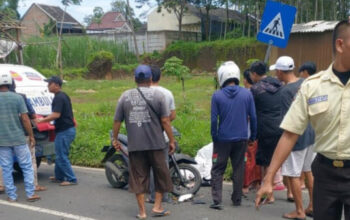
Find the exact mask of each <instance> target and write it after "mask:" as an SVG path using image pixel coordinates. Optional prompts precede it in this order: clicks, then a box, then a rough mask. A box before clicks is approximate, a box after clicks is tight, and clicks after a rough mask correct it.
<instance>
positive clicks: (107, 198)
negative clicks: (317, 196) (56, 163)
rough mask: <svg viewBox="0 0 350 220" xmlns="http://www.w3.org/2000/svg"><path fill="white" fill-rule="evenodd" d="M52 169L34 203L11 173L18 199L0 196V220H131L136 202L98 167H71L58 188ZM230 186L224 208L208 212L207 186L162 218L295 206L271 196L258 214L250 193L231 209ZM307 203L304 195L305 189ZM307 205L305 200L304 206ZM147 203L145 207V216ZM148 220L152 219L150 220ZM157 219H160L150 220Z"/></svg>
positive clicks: (252, 216)
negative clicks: (73, 181)
mask: <svg viewBox="0 0 350 220" xmlns="http://www.w3.org/2000/svg"><path fill="white" fill-rule="evenodd" d="M53 169H54V167H53V165H52V166H49V165H46V164H42V166H41V167H40V168H39V182H40V184H41V185H44V186H47V187H48V190H47V191H45V192H40V193H38V194H39V195H40V196H41V197H42V199H41V200H40V201H38V202H35V203H29V202H27V201H26V200H25V194H24V186H23V180H22V178H21V176H20V175H19V174H15V179H16V185H17V187H18V190H17V191H18V194H19V200H18V202H17V203H8V202H7V201H6V198H7V197H6V195H5V194H2V195H0V219H4V220H23V219H35V220H48V219H82V220H84V219H85V220H93V219H101V220H102V219H106V220H107V219H121V220H124V219H126V220H128V219H136V218H135V215H136V214H137V206H136V203H135V202H136V200H135V197H134V195H133V194H130V193H129V192H128V191H127V190H121V189H114V188H112V187H110V185H109V184H108V182H107V180H106V178H105V174H104V170H103V169H89V168H80V167H75V168H74V170H75V172H76V175H77V177H78V181H79V185H77V186H66V187H61V186H58V184H55V183H51V182H49V180H48V178H49V176H51V175H52V173H53ZM230 194H231V185H230V184H225V185H224V192H223V198H224V206H225V208H224V210H222V211H216V210H212V209H209V208H208V206H209V205H210V202H211V199H210V198H211V197H210V188H209V187H202V188H201V190H200V191H199V192H198V194H197V196H196V198H195V200H200V201H202V202H205V204H192V202H185V203H180V204H176V203H173V204H165V207H166V208H167V209H168V210H169V211H171V215H170V216H167V217H164V219H167V220H175V219H176V220H178V219H180V220H226V219H229V220H245V219H246V220H280V219H282V218H281V216H282V214H283V213H285V212H288V211H291V210H292V209H293V208H294V205H293V203H288V202H287V201H286V192H285V191H280V192H276V202H275V203H274V204H272V205H265V206H263V207H262V208H261V209H260V210H259V211H256V210H255V208H254V204H253V200H254V196H255V195H254V193H251V194H249V195H248V198H245V199H243V203H242V206H241V207H233V206H232V205H231V203H230ZM303 194H304V199H305V200H306V199H307V191H304V193H303ZM306 202H307V201H304V203H305V204H306ZM151 208H152V206H151V204H147V210H148V212H149V213H150V211H151ZM148 219H152V218H151V217H149V218H148ZM155 219H160V218H155Z"/></svg>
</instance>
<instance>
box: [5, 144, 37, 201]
mask: <svg viewBox="0 0 350 220" xmlns="http://www.w3.org/2000/svg"><path fill="white" fill-rule="evenodd" d="M14 155H15V156H16V158H17V161H18V164H19V166H20V167H21V169H22V172H23V176H24V187H25V191H26V195H27V197H28V198H29V197H31V196H33V195H34V188H35V187H34V170H33V165H32V158H31V155H30V151H29V148H28V146H27V145H26V144H25V145H20V146H14V147H0V164H1V167H2V172H3V173H2V176H3V179H4V185H5V190H6V194H7V196H8V197H9V198H10V199H11V200H16V199H17V194H16V189H17V188H16V186H15V184H14V182H13V176H12V172H13V156H14Z"/></svg>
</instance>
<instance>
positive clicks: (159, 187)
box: [113, 65, 175, 219]
mask: <svg viewBox="0 0 350 220" xmlns="http://www.w3.org/2000/svg"><path fill="white" fill-rule="evenodd" d="M151 78H152V73H151V69H150V67H149V66H146V65H140V66H138V67H137V68H136V70H135V81H136V83H137V87H138V88H136V89H130V90H127V91H126V92H124V93H123V94H122V95H121V97H120V99H119V101H118V104H117V108H116V112H115V116H114V126H113V139H114V140H113V146H114V147H115V148H116V149H117V150H120V147H121V144H120V142H119V141H118V133H119V130H120V126H121V123H122V122H123V121H125V125H126V130H127V133H128V150H129V170H130V172H129V190H130V191H131V192H133V193H135V194H136V199H137V202H138V206H139V214H138V215H137V217H138V218H140V219H145V218H146V217H147V215H146V210H145V205H144V196H145V193H147V192H148V189H149V182H150V178H149V177H150V169H151V168H152V169H153V171H154V173H155V176H156V178H155V185H156V196H155V203H154V206H153V209H152V213H153V214H154V215H157V216H159V215H169V214H170V213H169V212H168V211H166V210H165V209H164V208H163V207H162V204H161V201H162V194H163V193H165V192H171V190H172V183H171V179H170V174H169V170H168V168H167V165H166V163H165V155H164V149H165V148H166V147H168V146H166V144H165V139H164V136H163V135H162V132H163V129H162V128H164V130H165V132H166V134H167V135H168V137H169V152H170V153H173V152H174V150H175V139H174V137H173V134H172V131H171V126H170V119H169V114H170V112H169V107H168V105H166V102H165V97H164V95H163V94H162V93H160V92H158V91H157V90H156V89H154V88H150V86H151Z"/></svg>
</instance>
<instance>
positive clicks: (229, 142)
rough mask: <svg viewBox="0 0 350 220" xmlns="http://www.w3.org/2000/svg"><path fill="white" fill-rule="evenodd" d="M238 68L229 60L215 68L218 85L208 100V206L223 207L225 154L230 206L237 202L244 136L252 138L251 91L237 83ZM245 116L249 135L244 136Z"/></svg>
mask: <svg viewBox="0 0 350 220" xmlns="http://www.w3.org/2000/svg"><path fill="white" fill-rule="evenodd" d="M239 80H240V70H239V68H238V66H237V65H236V64H235V63H234V62H233V61H228V62H225V63H223V64H222V65H221V66H220V68H219V69H218V81H219V84H220V87H221V89H220V90H218V91H216V92H215V93H214V94H213V97H212V100H211V136H212V139H213V143H214V149H213V157H212V161H213V166H212V169H211V176H212V198H213V204H211V205H210V208H213V209H219V210H221V209H223V205H222V181H223V174H224V172H225V169H226V166H227V160H228V158H230V159H231V165H232V169H233V170H234V172H233V177H232V180H233V193H232V195H231V200H232V203H233V205H234V206H240V205H241V201H242V200H241V197H242V187H243V175H244V154H245V152H246V149H247V144H248V140H250V141H251V142H253V141H255V138H256V115H255V105H254V100H253V96H252V94H251V93H250V92H249V90H247V89H245V88H242V87H240V86H239ZM248 119H249V121H250V129H251V135H250V137H248Z"/></svg>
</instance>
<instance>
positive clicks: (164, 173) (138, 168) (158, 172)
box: [129, 149, 173, 194]
mask: <svg viewBox="0 0 350 220" xmlns="http://www.w3.org/2000/svg"><path fill="white" fill-rule="evenodd" d="M150 168H152V169H153V173H154V185H155V191H156V192H159V193H165V192H171V191H172V190H173V185H172V182H171V178H170V173H169V169H168V166H167V164H166V162H165V155H164V150H163V149H162V150H148V151H133V152H129V191H130V192H132V193H136V194H140V193H148V192H149V181H150Z"/></svg>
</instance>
